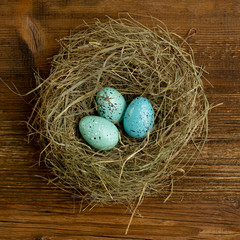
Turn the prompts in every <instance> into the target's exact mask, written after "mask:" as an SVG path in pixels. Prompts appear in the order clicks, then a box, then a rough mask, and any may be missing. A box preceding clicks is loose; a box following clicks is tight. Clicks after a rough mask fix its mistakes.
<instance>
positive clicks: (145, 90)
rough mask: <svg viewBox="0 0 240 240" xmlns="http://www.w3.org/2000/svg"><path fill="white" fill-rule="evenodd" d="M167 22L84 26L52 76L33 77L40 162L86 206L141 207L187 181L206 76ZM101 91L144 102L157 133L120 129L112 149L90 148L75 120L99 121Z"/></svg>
mask: <svg viewBox="0 0 240 240" xmlns="http://www.w3.org/2000/svg"><path fill="white" fill-rule="evenodd" d="M160 25H161V24H160ZM161 26H162V25H161ZM161 26H159V25H156V26H155V27H153V28H152V29H149V28H148V27H146V26H143V25H142V24H141V23H139V22H137V21H136V20H135V19H133V18H131V17H130V18H119V19H117V20H114V19H111V18H109V19H108V21H106V22H101V21H99V20H96V21H95V22H94V23H91V24H87V23H84V24H83V25H82V26H80V27H79V28H78V29H76V30H75V31H74V32H72V33H71V34H70V35H69V36H67V37H64V38H63V39H61V40H60V41H59V43H60V46H61V47H60V51H59V53H58V54H57V55H56V56H54V57H53V59H52V66H51V72H50V75H49V76H48V77H47V78H46V79H42V78H41V77H40V76H39V75H37V76H36V79H37V84H38V86H37V88H36V90H38V96H37V102H36V105H35V107H34V110H33V113H32V116H31V118H30V120H29V126H30V129H31V132H32V133H36V134H37V136H38V139H39V142H40V144H41V146H42V149H43V151H42V153H41V157H42V159H43V160H44V162H45V163H46V165H47V166H48V167H49V168H50V169H51V172H52V173H53V174H54V175H55V178H54V180H52V182H55V183H56V184H58V185H59V186H61V187H62V188H65V189H68V190H69V189H72V190H73V192H74V193H76V194H77V195H79V196H81V197H83V199H85V200H87V201H88V202H91V203H124V202H128V203H130V202H133V201H138V203H140V202H141V200H142V199H143V197H144V196H147V195H150V194H155V193H159V192H161V191H162V190H163V189H166V187H168V186H171V185H172V183H173V181H174V180H175V179H177V178H178V177H181V175H182V174H183V173H184V172H185V171H186V170H187V169H189V166H190V165H192V164H193V163H194V162H195V161H196V159H197V157H198V153H199V152H200V151H201V149H202V147H203V145H204V142H205V139H206V135H207V115H208V110H209V104H208V101H207V98H206V95H205V93H204V88H203V82H202V72H203V70H202V68H201V67H198V66H196V65H195V63H194V59H193V53H192V50H191V47H190V46H189V45H188V44H187V42H186V41H185V40H184V39H183V38H181V37H179V36H178V35H176V34H174V33H170V32H169V31H168V30H167V29H166V28H165V27H161ZM103 87H112V88H114V89H116V90H118V91H119V92H120V93H121V94H122V95H123V96H124V98H125V99H126V102H127V103H129V102H131V101H132V100H133V99H134V98H136V97H138V96H143V97H145V98H147V99H148V100H149V101H150V102H151V104H152V106H153V110H154V114H155V119H154V127H153V130H152V132H151V133H150V134H149V133H148V135H147V136H146V137H143V138H132V137H130V136H128V135H127V134H126V133H125V131H124V129H123V126H122V123H118V124H117V125H116V126H117V127H118V130H119V143H118V144H117V145H116V146H115V147H114V148H113V149H111V150H109V151H101V150H97V149H95V148H93V147H91V146H89V145H88V144H87V143H86V142H85V140H84V139H83V138H82V137H81V134H80V133H79V130H78V124H79V121H80V119H81V118H83V117H84V116H87V115H97V112H96V110H97V109H96V108H97V106H96V94H97V93H98V91H99V90H100V89H102V88H103ZM178 172H181V174H178Z"/></svg>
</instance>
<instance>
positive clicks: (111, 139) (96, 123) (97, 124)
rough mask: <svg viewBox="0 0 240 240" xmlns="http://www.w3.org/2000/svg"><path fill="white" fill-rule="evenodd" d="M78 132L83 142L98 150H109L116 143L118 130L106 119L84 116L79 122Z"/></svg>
mask: <svg viewBox="0 0 240 240" xmlns="http://www.w3.org/2000/svg"><path fill="white" fill-rule="evenodd" d="M79 131H80V133H81V135H82V137H83V138H84V139H85V141H86V142H87V143H88V144H89V145H91V146H92V147H95V148H97V149H99V150H110V149H112V148H113V147H115V146H116V145H117V143H118V139H119V136H118V129H117V127H116V126H115V125H114V124H113V123H111V122H109V121H108V120H107V119H105V118H102V117H99V116H86V117H83V118H82V119H81V120H80V122H79Z"/></svg>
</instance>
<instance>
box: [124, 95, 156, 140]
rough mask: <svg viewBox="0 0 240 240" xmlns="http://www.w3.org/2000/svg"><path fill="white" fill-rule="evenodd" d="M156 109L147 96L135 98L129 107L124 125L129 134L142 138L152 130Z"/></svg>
mask: <svg viewBox="0 0 240 240" xmlns="http://www.w3.org/2000/svg"><path fill="white" fill-rule="evenodd" d="M153 121H154V111H153V107H152V104H151V103H150V102H149V101H148V100H147V99H146V98H145V97H137V98H135V99H134V100H133V101H132V102H131V103H130V104H129V105H128V107H127V109H126V111H125V114H124V118H123V127H124V130H125V131H126V133H127V134H128V135H130V136H131V137H134V138H141V137H144V136H146V135H147V134H148V131H149V130H150V132H151V131H152V128H153Z"/></svg>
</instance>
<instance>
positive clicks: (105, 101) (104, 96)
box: [96, 87, 127, 123]
mask: <svg viewBox="0 0 240 240" xmlns="http://www.w3.org/2000/svg"><path fill="white" fill-rule="evenodd" d="M96 102H97V112H98V114H99V116H101V117H104V118H106V119H107V120H109V121H110V122H113V123H119V122H121V121H122V119H123V116H124V112H125V110H126V107H127V103H126V101H125V99H124V97H123V95H122V94H121V93H120V92H118V91H117V90H116V89H114V88H111V87H104V88H102V89H101V90H100V91H99V92H98V93H97V97H96Z"/></svg>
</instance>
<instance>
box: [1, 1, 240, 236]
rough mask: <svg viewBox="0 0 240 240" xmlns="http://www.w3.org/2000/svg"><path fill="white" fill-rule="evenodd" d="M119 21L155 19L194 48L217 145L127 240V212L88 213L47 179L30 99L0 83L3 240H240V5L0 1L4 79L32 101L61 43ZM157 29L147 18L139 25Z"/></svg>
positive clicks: (144, 213)
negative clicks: (88, 25)
mask: <svg viewBox="0 0 240 240" xmlns="http://www.w3.org/2000/svg"><path fill="white" fill-rule="evenodd" d="M119 12H129V13H135V14H139V15H152V16H154V17H156V18H159V19H160V20H162V21H163V22H164V23H165V24H166V25H167V26H168V28H169V30H170V31H174V32H176V33H178V34H179V35H181V36H183V37H186V35H187V33H188V31H189V29H191V28H194V29H195V30H196V34H195V35H194V36H193V37H192V38H191V39H189V42H190V43H191V46H192V47H193V49H194V53H195V58H196V63H197V64H198V65H203V66H205V69H206V70H207V71H208V72H209V74H208V76H207V78H208V80H209V81H210V82H211V83H212V84H213V86H214V88H212V87H210V86H209V85H208V84H205V88H206V92H207V96H208V99H209V102H210V103H211V104H218V103H223V104H222V105H221V106H219V107H217V108H214V109H213V110H212V111H211V112H210V114H209V138H208V141H207V144H206V147H205V148H204V151H203V152H202V155H201V158H200V159H199V161H198V162H197V163H196V165H195V166H194V167H193V168H192V170H191V171H190V172H189V173H188V175H187V176H186V177H184V178H183V179H182V180H181V181H179V182H177V183H176V184H175V186H174V194H173V195H172V197H171V198H170V199H169V201H168V202H166V203H163V196H156V197H149V198H146V199H145V200H144V202H143V204H142V205H141V206H140V207H139V214H141V215H138V216H136V217H135V218H134V219H133V222H132V225H131V227H130V229H129V233H128V235H124V232H125V229H126V227H127V224H128V221H129V218H130V215H131V214H130V213H129V211H127V209H126V207H124V206H120V205H119V206H97V207H95V208H93V209H92V210H85V211H80V210H81V209H80V206H81V202H80V200H79V199H77V198H73V197H72V195H71V194H69V193H66V192H64V191H62V190H60V189H57V188H56V187H55V186H54V185H51V184H47V181H46V180H44V179H42V178H40V177H39V176H43V177H46V178H48V175H49V173H48V170H47V169H46V167H45V166H44V165H41V166H38V164H37V163H38V155H39V151H40V149H39V148H38V146H36V144H35V143H34V142H31V143H30V144H29V143H28V142H27V133H28V131H27V127H26V124H25V121H27V119H28V117H29V115H30V113H31V109H32V105H31V103H29V101H30V100H31V98H32V96H26V97H19V96H18V95H16V94H14V93H13V92H11V91H10V90H9V89H8V88H7V87H6V85H5V84H4V83H3V82H1V81H0V239H1V240H9V239H14V240H28V239H32V240H63V239H64V240H70V239H71V240H78V239H83V240H98V239H109V240H110V239H112V240H113V239H139V240H140V239H161V240H164V239H166V240H170V239H173V240H181V239H184V240H186V239H188V240H190V239H191V240H193V239H201V240H202V239H210V240H219V239H220V240H230V239H231V240H239V239H240V1H239V0H229V1H224V0H215V1H214V0H198V1H195V0H184V1H180V0H161V1H160V0H53V1H50V0H49V1H48V0H11V1H10V0H1V1H0V77H1V78H2V79H3V80H4V82H5V83H6V84H7V85H9V86H11V87H13V85H14V86H15V87H16V89H18V91H19V92H20V93H21V94H24V93H26V92H28V91H29V90H31V89H32V88H33V87H34V77H33V72H34V70H36V69H39V71H40V73H41V75H42V76H43V77H46V76H47V75H48V73H49V68H50V64H49V58H50V57H52V56H53V55H54V54H56V53H57V51H58V48H59V46H58V43H57V41H56V39H59V38H61V37H63V36H65V35H68V34H69V31H70V30H71V29H73V28H75V27H76V26H78V25H79V24H81V23H82V21H83V20H85V21H91V20H92V19H93V18H95V17H97V18H100V19H101V20H104V19H105V18H106V17H105V15H109V16H111V17H113V18H116V17H117V16H118V13H119ZM138 19H139V20H140V21H141V22H142V23H144V24H150V21H149V19H147V18H145V17H144V16H142V17H139V18H138Z"/></svg>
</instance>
